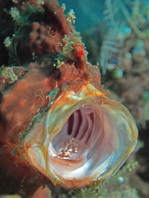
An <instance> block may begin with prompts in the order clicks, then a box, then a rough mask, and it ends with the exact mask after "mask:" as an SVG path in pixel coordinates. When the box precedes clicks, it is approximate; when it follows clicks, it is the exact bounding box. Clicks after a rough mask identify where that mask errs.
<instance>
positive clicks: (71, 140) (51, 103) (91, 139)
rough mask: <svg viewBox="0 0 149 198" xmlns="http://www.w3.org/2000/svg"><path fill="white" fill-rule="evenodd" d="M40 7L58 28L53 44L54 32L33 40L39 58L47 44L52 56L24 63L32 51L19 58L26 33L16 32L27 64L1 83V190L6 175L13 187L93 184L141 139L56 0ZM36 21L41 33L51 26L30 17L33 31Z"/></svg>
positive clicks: (112, 170) (109, 172)
mask: <svg viewBox="0 0 149 198" xmlns="http://www.w3.org/2000/svg"><path fill="white" fill-rule="evenodd" d="M50 6H51V7H50ZM42 7H44V14H45V16H46V17H47V20H48V19H49V18H50V17H51V18H52V19H54V20H55V21H54V22H52V25H53V27H54V29H55V31H56V32H57V33H56V35H55V34H54V36H56V37H55V38H54V39H55V40H54V43H53V42H51V40H50V39H51V35H50V37H49V38H48V39H49V40H46V41H45V42H43V43H42V42H41V43H40V45H37V43H36V47H37V49H35V52H36V53H37V55H38V56H39V57H42V56H43V54H44V52H45V51H44V50H43V47H44V45H45V43H46V45H47V44H49V46H48V48H47V51H46V53H47V52H48V58H45V57H44V58H41V59H42V61H41V60H40V59H37V60H35V61H33V60H32V61H30V63H27V62H28V61H29V59H30V56H27V57H26V59H25V57H23V58H22V53H23V51H21V49H22V46H21V45H22V44H21V42H22V41H23V38H19V41H18V49H19V50H20V51H19V58H20V60H21V62H22V64H23V65H22V66H16V67H13V72H14V74H15V75H16V76H17V80H15V81H14V82H13V83H11V84H10V85H7V86H5V83H4V84H2V85H1V87H2V88H3V89H2V88H1V89H2V92H1V93H2V94H1V106H0V118H1V120H0V143H1V150H0V151H1V153H0V158H1V164H0V166H1V168H0V170H2V172H3V174H2V176H1V178H0V180H2V179H3V178H4V179H5V181H6V182H5V184H4V183H3V184H2V186H3V190H4V189H7V188H8V185H7V182H8V180H9V178H11V180H15V181H16V184H15V187H16V188H19V187H20V186H19V185H20V183H21V182H23V186H24V189H25V190H26V191H27V190H28V191H34V189H36V188H37V187H39V186H40V185H43V184H47V183H51V182H52V183H53V184H54V185H56V186H62V187H65V188H69V189H73V188H81V187H86V186H92V185H94V184H96V183H99V182H100V181H103V180H105V179H107V178H109V177H111V176H112V175H113V174H114V173H115V172H117V170H118V169H119V168H120V166H121V165H122V164H123V163H124V161H125V160H126V159H127V157H128V156H129V155H130V153H131V152H132V151H133V149H134V147H135V144H136V141H137V135H138V132H137V128H136V125H135V121H134V119H133V117H132V115H131V114H130V112H129V111H128V110H127V108H126V107H124V106H123V105H122V104H120V103H119V102H117V101H115V100H111V99H109V92H108V91H106V90H104V89H103V87H102V85H101V83H100V72H99V70H98V68H97V67H95V66H92V65H91V64H90V63H88V61H87V53H86V50H85V47H84V44H83V43H82V41H81V37H80V35H79V34H78V33H77V32H76V31H75V30H74V28H73V27H72V26H71V25H70V24H68V23H67V20H66V19H65V17H64V15H63V13H62V12H61V10H60V8H59V7H57V2H56V1H45V2H44V4H42ZM56 9H57V11H56ZM55 12H56V14H55V15H54V16H53V13H55ZM61 16H62V17H61ZM53 17H54V18H53ZM40 25H41V26H40ZM39 26H40V28H42V30H43V32H44V31H47V30H49V27H48V28H47V24H46V22H45V21H44V22H40V23H39V22H38V23H37V22H36V23H35V22H33V30H34V31H35V30H36V28H39ZM43 27H44V28H43ZM50 27H51V24H50ZM43 32H42V33H43ZM31 33H33V32H31ZM31 33H30V36H31V37H29V38H30V40H29V41H31V42H30V43H29V44H28V45H27V44H26V45H25V47H26V48H28V52H29V53H30V52H31V53H32V50H33V46H34V45H33V40H34V39H33V34H31ZM34 33H35V32H34ZM36 36H37V35H36ZM42 36H43V35H42ZM42 39H43V37H42ZM45 39H46V37H45ZM24 42H25V41H24ZM34 44H35V42H34ZM38 44H39V42H38ZM41 46H42V47H41ZM39 49H40V50H39ZM25 61H26V62H25ZM1 78H2V79H3V81H2V82H7V80H8V79H7V76H1ZM4 79H5V80H6V81H4ZM4 172H5V173H4ZM39 181H40V182H39ZM10 183H11V182H10ZM10 186H13V185H12V184H10ZM10 189H15V188H14V186H13V187H12V188H10ZM12 191H13V190H12ZM12 191H11V190H10V192H11V193H12Z"/></svg>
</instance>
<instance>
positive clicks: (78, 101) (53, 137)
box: [24, 83, 138, 188]
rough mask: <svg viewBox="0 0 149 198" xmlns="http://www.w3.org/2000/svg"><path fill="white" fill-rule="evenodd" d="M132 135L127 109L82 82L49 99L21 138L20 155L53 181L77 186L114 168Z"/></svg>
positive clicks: (126, 153)
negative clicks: (42, 113)
mask: <svg viewBox="0 0 149 198" xmlns="http://www.w3.org/2000/svg"><path fill="white" fill-rule="evenodd" d="M72 120H73V121H72ZM137 136H138V132H137V128H136V125H135V122H134V119H133V117H132V116H131V114H130V113H129V111H128V110H127V109H126V108H125V107H124V106H123V105H122V104H120V103H118V102H116V101H114V100H110V99H109V98H108V97H107V96H106V95H105V93H104V92H102V91H101V90H98V89H97V88H95V87H94V86H93V85H92V84H90V83H86V84H84V85H83V86H82V87H81V88H80V89H79V90H78V91H77V92H74V91H73V90H65V91H64V92H62V94H61V95H60V96H59V97H58V98H57V100H56V101H55V102H53V104H52V105H51V107H50V109H49V111H48V113H47V115H45V116H44V117H43V119H42V120H41V122H39V123H38V125H36V126H35V128H34V129H33V130H32V131H30V133H28V135H27V137H26V138H25V140H24V150H25V157H26V160H27V161H28V162H29V163H30V164H31V165H32V166H33V167H35V168H36V169H38V170H39V171H40V172H41V173H42V174H44V175H45V176H46V177H48V178H49V179H50V180H51V181H52V182H53V183H54V184H55V185H59V186H62V187H65V188H81V187H85V186H88V185H92V183H94V182H95V181H102V180H104V179H107V178H109V177H111V176H112V175H113V174H114V173H115V172H117V170H118V169H119V168H120V166H121V165H122V164H123V163H124V161H125V160H126V159H127V157H128V156H129V155H130V153H131V152H132V151H133V149H134V147H135V144H136V141H137Z"/></svg>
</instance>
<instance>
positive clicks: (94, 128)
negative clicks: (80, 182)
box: [51, 105, 112, 163]
mask: <svg viewBox="0 0 149 198" xmlns="http://www.w3.org/2000/svg"><path fill="white" fill-rule="evenodd" d="M104 125H105V120H104V118H103V111H102V110H100V109H98V110H97V108H96V107H92V106H90V105H87V106H84V107H80V108H78V109H77V110H76V111H75V112H74V113H73V114H72V115H71V116H70V117H69V119H68V120H67V122H66V123H65V125H64V127H63V128H62V130H61V131H60V132H59V133H58V134H57V135H56V136H55V137H54V138H53V140H52V142H51V148H52V150H53V151H54V154H53V157H57V158H59V159H65V160H72V161H80V159H87V160H89V158H91V157H92V156H94V160H93V161H97V160H98V158H99V157H100V158H101V155H102V160H101V162H102V161H103V160H104V159H105V157H107V154H109V151H110V150H111V147H112V146H111V143H110V133H108V132H109V131H106V132H105V131H104ZM106 125H107V126H106V128H107V130H110V129H109V127H110V126H109V123H106ZM107 133H108V134H107ZM105 145H106V146H105ZM103 152H104V155H103V154H102V153H103ZM110 152H111V151H110ZM82 163H84V162H83V161H82Z"/></svg>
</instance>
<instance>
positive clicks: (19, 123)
mask: <svg viewBox="0 0 149 198" xmlns="http://www.w3.org/2000/svg"><path fill="white" fill-rule="evenodd" d="M29 2H30V3H31V4H32V3H33V4H35V5H36V1H34V0H31V1H29ZM7 3H8V2H7ZM0 4H2V1H1V0H0ZM21 5H22V4H21V2H20V1H18V4H16V7H17V8H18V9H20V10H21V9H23V7H21ZM23 5H24V4H23ZM42 6H43V7H44V9H45V15H46V17H47V21H49V20H50V17H53V19H54V27H56V30H57V32H58V35H60V36H59V37H58V41H60V40H61V39H62V38H63V36H64V35H67V36H68V37H70V35H71V32H72V29H73V28H72V27H71V25H68V23H67V21H66V19H65V17H64V14H63V13H62V10H61V8H60V7H59V5H58V3H57V1H55V0H49V1H48V0H46V1H45V2H44V4H42ZM55 12H56V14H55ZM38 25H41V24H38ZM40 27H42V25H41V26H40ZM45 27H47V26H45ZM27 44H28V43H27ZM21 45H22V47H23V48H22V47H20V48H19V47H18V50H19V53H20V54H22V55H23V60H22V62H23V63H26V64H27V66H24V65H22V66H19V67H13V71H14V73H15V74H16V75H17V76H18V80H17V81H15V82H14V83H13V84H11V85H10V84H8V82H7V80H6V82H5V81H3V79H2V80H0V91H1V95H0V96H1V98H0V194H5V193H7V194H8V193H18V191H20V190H23V191H25V193H27V194H32V193H33V192H34V191H35V190H36V189H37V188H38V187H39V186H41V185H45V184H50V179H49V178H46V177H45V176H43V175H41V173H39V172H38V171H37V170H35V169H34V168H33V167H31V166H30V165H29V163H28V162H27V161H26V160H25V159H24V157H23V156H24V151H23V149H22V148H23V138H24V136H25V134H26V133H29V132H30V130H31V129H32V126H33V127H35V126H36V125H38V123H37V122H38V120H36V122H34V118H35V116H38V115H40V118H42V117H43V116H46V113H47V111H48V109H49V108H50V102H51V101H53V100H56V98H57V97H58V96H59V95H60V94H61V93H62V92H63V91H66V90H68V89H73V90H74V91H76V92H77V91H78V90H79V89H80V88H81V86H82V84H84V83H85V82H90V83H91V84H93V85H94V86H95V87H96V88H98V89H101V85H100V74H99V71H98V69H97V68H96V67H92V66H90V65H89V64H88V63H87V61H86V56H85V50H84V46H83V45H81V44H75V45H74V60H73V61H72V60H71V61H69V60H66V62H64V64H63V65H62V66H61V67H60V68H59V69H56V68H54V66H53V64H52V61H51V59H50V60H49V61H48V62H47V63H46V61H43V62H42V64H41V63H39V62H37V61H35V62H32V63H28V60H29V59H28V55H27V51H29V52H30V47H31V46H30V45H28V46H27V47H26V44H25V43H23V42H22V43H21ZM50 45H51V42H49V49H51V48H50V47H51V46H50ZM25 47H26V48H25ZM37 50H38V49H37ZM42 52H43V51H42ZM54 52H55V51H54ZM56 52H57V51H56ZM49 53H51V51H50V52H49ZM41 54H44V53H41ZM39 55H40V54H39ZM20 57H21V55H20ZM24 57H25V59H24ZM20 60H21V58H20ZM49 62H50V63H49ZM70 62H71V63H70ZM0 79H1V78H0ZM55 89H58V94H57V95H56V97H55V98H54V99H53V98H52V97H51V96H49V94H50V93H51V92H52V91H53V90H55ZM42 114H43V115H42ZM37 133H38V130H37ZM24 197H25V196H24Z"/></svg>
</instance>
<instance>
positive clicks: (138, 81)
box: [0, 0, 149, 198]
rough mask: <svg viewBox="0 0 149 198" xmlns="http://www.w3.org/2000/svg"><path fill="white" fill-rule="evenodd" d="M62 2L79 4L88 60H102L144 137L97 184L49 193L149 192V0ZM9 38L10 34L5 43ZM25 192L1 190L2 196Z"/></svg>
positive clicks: (148, 195)
mask: <svg viewBox="0 0 149 198" xmlns="http://www.w3.org/2000/svg"><path fill="white" fill-rule="evenodd" d="M58 2H59V3H60V5H62V4H65V6H66V10H65V13H67V12H68V11H69V10H70V9H73V10H74V12H75V16H76V20H75V24H74V25H75V27H76V30H77V31H79V32H80V33H81V36H82V40H83V42H84V43H85V47H86V50H87V51H88V60H89V62H91V64H93V65H98V67H99V69H100V71H101V83H102V84H104V87H105V88H106V89H108V90H110V94H111V98H112V99H116V100H118V101H120V102H121V103H122V104H124V105H125V106H126V107H127V108H128V109H129V110H130V112H131V113H132V115H133V116H134V119H135V121H136V124H137V127H138V130H139V140H138V143H137V145H136V148H135V150H134V152H133V153H132V154H131V156H130V157H129V158H128V160H127V161H126V163H125V164H124V165H123V166H122V168H121V169H120V170H119V171H118V173H117V174H116V175H115V176H113V177H112V178H110V179H108V180H106V181H104V182H102V183H100V184H98V185H97V186H96V187H91V188H84V189H77V190H66V189H63V188H59V187H54V186H50V193H49V192H48V193H49V194H51V195H49V194H48V197H49V198H69V197H70V198H90V197H92V198H149V0H131V1H130V0H92V1H91V0H59V1H58ZM0 42H2V41H0ZM7 44H8V43H6V40H5V43H4V45H5V47H6V48H7ZM0 48H1V49H0V52H1V54H0V59H1V61H0V63H1V67H2V65H5V64H8V63H7V62H5V60H6V59H5V53H6V52H5V53H4V51H3V47H0ZM3 60H4V61H3ZM1 179H2V178H1ZM0 188H1V187H0ZM20 196H21V195H2V196H1V195H0V198H9V197H10V198H20ZM34 197H36V195H34ZM34 197H33V198H34ZM45 197H46V196H45ZM30 198H31V197H30ZM39 198H40V197H39Z"/></svg>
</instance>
